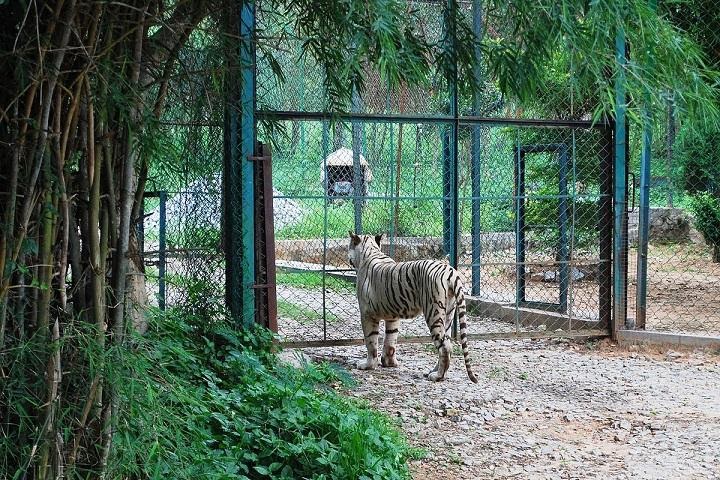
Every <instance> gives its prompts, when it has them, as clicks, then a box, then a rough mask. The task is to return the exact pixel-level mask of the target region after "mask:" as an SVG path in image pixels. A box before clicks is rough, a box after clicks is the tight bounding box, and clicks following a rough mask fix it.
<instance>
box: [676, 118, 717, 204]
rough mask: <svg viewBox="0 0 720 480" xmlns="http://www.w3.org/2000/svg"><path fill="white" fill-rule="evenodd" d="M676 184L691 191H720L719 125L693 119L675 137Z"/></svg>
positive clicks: (714, 193)
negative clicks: (692, 124) (689, 124)
mask: <svg viewBox="0 0 720 480" xmlns="http://www.w3.org/2000/svg"><path fill="white" fill-rule="evenodd" d="M676 145H677V149H676V153H677V158H678V164H679V167H680V168H679V169H678V172H677V179H676V184H677V185H682V188H683V189H684V190H685V191H687V192H688V193H690V194H696V193H701V192H710V193H711V194H713V195H720V127H718V126H714V125H708V124H705V123H702V122H696V124H695V128H683V129H682V130H681V132H680V135H679V136H678V139H677V144H676Z"/></svg>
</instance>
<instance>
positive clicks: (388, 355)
mask: <svg viewBox="0 0 720 480" xmlns="http://www.w3.org/2000/svg"><path fill="white" fill-rule="evenodd" d="M399 326H400V320H385V341H384V342H383V353H382V357H381V358H380V363H381V364H382V366H383V367H397V366H398V362H397V359H396V358H395V345H397V337H398V332H399V329H398V327H399Z"/></svg>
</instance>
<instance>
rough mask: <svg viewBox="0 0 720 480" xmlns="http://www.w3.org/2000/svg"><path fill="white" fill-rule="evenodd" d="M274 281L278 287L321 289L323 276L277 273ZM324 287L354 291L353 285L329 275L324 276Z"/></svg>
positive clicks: (318, 274)
mask: <svg viewBox="0 0 720 480" xmlns="http://www.w3.org/2000/svg"><path fill="white" fill-rule="evenodd" d="M346 233H347V232H346ZM275 279H276V282H277V284H278V285H288V286H291V287H300V288H321V287H322V286H323V274H322V273H321V272H302V273H291V272H282V271H278V272H277V275H276V277H275ZM325 287H326V288H328V289H330V290H334V291H347V290H355V284H354V283H352V282H349V281H347V280H343V279H341V278H337V277H332V276H330V275H325Z"/></svg>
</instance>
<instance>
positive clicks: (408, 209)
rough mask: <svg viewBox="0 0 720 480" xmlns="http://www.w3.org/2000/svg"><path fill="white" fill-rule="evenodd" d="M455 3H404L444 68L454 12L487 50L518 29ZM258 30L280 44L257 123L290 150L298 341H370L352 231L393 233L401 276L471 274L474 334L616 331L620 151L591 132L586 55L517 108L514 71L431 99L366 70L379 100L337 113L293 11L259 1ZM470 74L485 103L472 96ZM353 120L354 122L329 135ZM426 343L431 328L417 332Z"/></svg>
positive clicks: (283, 285)
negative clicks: (416, 265)
mask: <svg viewBox="0 0 720 480" xmlns="http://www.w3.org/2000/svg"><path fill="white" fill-rule="evenodd" d="M448 5H449V4H447V2H440V1H437V2H436V1H408V2H405V3H403V5H402V6H401V8H403V14H404V15H407V16H408V18H412V19H413V20H414V21H413V22H412V25H413V28H415V29H416V31H417V33H420V35H421V36H422V37H423V38H424V39H426V41H427V42H428V45H432V46H433V47H435V48H437V50H438V51H442V52H443V54H442V55H440V57H442V58H437V59H434V61H437V62H439V64H442V65H444V64H445V63H443V62H447V61H451V60H449V57H448V56H447V55H445V54H447V53H448V51H449V50H448V48H449V47H450V45H451V43H452V42H453V41H454V39H453V38H452V35H453V33H452V32H456V31H457V30H456V29H455V28H456V27H454V26H453V23H452V22H451V21H449V19H450V18H451V15H450V12H451V10H452V15H455V13H457V14H459V15H461V16H463V17H464V19H465V20H467V22H466V24H465V25H467V26H468V28H472V33H473V34H475V35H481V34H482V35H486V36H487V37H490V38H491V39H492V37H494V36H497V37H498V38H500V37H502V36H503V35H506V33H505V32H513V31H514V30H515V27H516V26H515V25H513V21H514V19H513V16H512V15H508V13H507V11H505V10H504V9H503V6H502V5H499V4H497V5H496V4H495V3H494V2H486V1H482V2H481V1H468V2H460V3H458V4H457V5H455V4H453V6H452V8H451V9H450V10H449V7H448ZM456 8H457V9H456ZM257 18H258V20H257V22H258V31H259V32H260V35H261V36H262V38H263V42H262V43H264V44H265V46H269V47H270V48H268V49H267V50H263V48H265V47H263V46H262V45H261V46H260V47H259V48H260V49H261V50H259V51H258V59H257V70H256V74H257V92H256V93H257V111H256V114H257V118H258V119H259V122H260V123H259V138H260V139H261V140H262V141H265V142H271V143H272V144H273V148H274V152H273V167H272V169H273V174H272V181H273V188H274V191H273V201H274V220H275V232H274V233H275V254H276V268H277V272H276V273H277V274H276V280H277V310H278V330H279V332H280V334H281V336H282V337H283V338H284V339H285V340H288V341H294V342H314V341H322V342H329V341H340V340H360V339H362V337H363V334H362V331H361V325H360V320H359V310H358V302H357V298H356V296H355V272H354V271H353V269H352V268H351V266H350V264H349V262H348V258H347V249H348V246H349V236H348V231H354V232H357V233H365V234H384V238H383V240H382V243H381V248H382V249H383V251H385V252H386V253H387V254H388V255H389V256H391V257H392V258H394V259H395V260H396V261H405V260H420V259H432V258H434V259H443V258H447V259H448V261H450V262H451V263H452V264H453V265H457V267H458V269H459V270H460V272H461V273H462V274H463V276H464V277H465V281H466V288H465V290H466V293H467V294H471V295H470V296H471V298H470V300H469V305H470V308H471V311H472V319H471V321H470V322H469V325H470V333H471V334H477V335H518V334H543V333H544V332H546V333H548V334H551V333H552V334H555V333H556V332H557V333H558V334H567V333H569V332H583V331H584V332H600V333H605V332H606V331H607V329H608V326H609V322H610V293H611V292H610V284H611V282H610V279H611V276H610V275H611V263H610V255H611V247H612V201H611V198H612V197H611V194H612V183H611V182H612V171H611V168H610V165H611V159H612V157H611V154H612V151H611V143H612V136H611V135H610V134H609V133H608V132H609V130H607V129H606V128H605V127H597V126H591V125H590V124H589V122H587V119H589V117H590V112H591V110H592V105H593V103H592V102H589V103H587V102H584V100H583V99H582V98H579V97H578V96H577V94H576V93H575V92H574V91H573V89H574V88H575V87H576V86H574V83H573V71H574V68H575V66H574V64H573V54H572V48H568V49H567V52H566V53H567V54H562V55H558V56H556V57H554V60H553V62H554V63H553V64H552V65H546V66H544V67H543V69H542V71H543V72H544V73H542V75H545V76H546V77H547V78H538V81H537V94H536V95H534V96H533V98H534V100H533V101H532V102H523V103H522V104H521V103H519V102H517V101H516V100H514V99H512V98H509V97H506V96H503V95H501V94H500V88H499V85H500V82H499V79H498V78H496V77H495V75H496V73H497V72H493V71H491V69H484V68H483V67H480V66H478V67H477V71H475V70H474V71H473V72H462V75H458V72H452V73H450V71H449V70H452V69H449V70H448V71H446V70H443V69H442V68H438V69H437V71H436V72H435V74H433V75H429V76H428V81H427V82H426V83H425V84H423V85H421V86H408V85H406V84H404V83H403V82H400V84H399V85H397V86H395V87H392V88H391V87H390V86H389V82H388V81H387V79H383V78H382V77H381V75H379V73H378V71H377V69H376V68H374V67H372V66H370V65H365V64H363V65H361V66H360V67H359V68H360V69H361V70H362V72H361V73H362V75H361V76H362V80H363V84H364V89H363V91H362V93H360V94H354V95H352V99H349V101H348V104H347V105H331V104H330V103H331V96H330V95H328V92H327V86H326V85H325V84H324V82H325V75H324V73H323V69H322V66H321V65H318V64H317V63H316V62H314V61H313V60H312V59H311V55H307V54H303V47H304V46H307V44H306V43H305V42H306V41H307V39H305V38H302V36H301V35H300V34H299V33H298V31H299V29H298V25H297V24H296V21H295V20H296V19H295V18H294V17H293V14H292V13H291V12H278V11H276V10H273V9H266V8H265V2H259V3H258V17H257ZM446 21H447V22H448V23H447V24H445V22H446ZM470 26H471V27H470ZM465 33H467V32H465ZM479 50H480V49H479V48H478V51H477V52H476V54H477V55H482V53H481V52H480V51H479ZM348 52H349V53H350V54H351V53H352V45H348ZM443 59H444V60H443ZM481 63H482V62H481ZM466 73H471V75H470V76H472V77H473V78H474V80H475V81H476V82H478V83H479V84H480V88H477V89H471V88H469V82H468V79H467V78H464V77H465V76H467V75H465V74H466ZM455 77H463V78H459V79H457V80H454V78H455ZM332 101H334V102H338V101H340V100H338V99H335V100H332ZM336 109H341V110H343V111H345V112H348V114H345V115H340V116H338V117H333V118H334V121H333V122H330V121H328V119H329V118H330V115H329V114H328V113H327V112H329V111H336ZM537 118H544V119H553V120H550V121H545V120H532V119H537ZM528 119H531V120H528ZM426 330H427V327H426V326H425V323H424V322H423V321H422V320H421V319H413V320H409V321H408V322H406V325H405V326H404V327H403V335H404V336H405V338H407V337H412V336H415V335H422V336H425V335H426V334H427V332H426Z"/></svg>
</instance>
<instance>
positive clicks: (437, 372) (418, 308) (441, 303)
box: [348, 231, 477, 383]
mask: <svg viewBox="0 0 720 480" xmlns="http://www.w3.org/2000/svg"><path fill="white" fill-rule="evenodd" d="M348 233H349V234H350V246H349V248H348V257H349V260H350V264H351V265H352V266H353V268H354V269H355V271H356V272H357V298H358V303H359V304H360V321H361V323H362V328H363V334H364V335H365V346H366V347H367V360H365V361H361V362H358V365H357V367H358V368H360V369H363V370H368V369H374V368H376V367H377V365H378V360H377V354H378V335H379V331H378V328H379V325H380V320H384V321H385V342H384V344H383V353H382V357H381V363H382V365H383V366H384V367H394V366H397V360H396V359H395V345H396V342H397V336H398V326H399V325H400V319H403V318H414V317H415V316H417V315H419V314H420V313H423V314H424V315H425V321H426V322H427V325H428V328H429V329H430V336H431V338H432V341H433V343H434V344H435V347H436V348H437V349H438V355H439V356H438V362H437V365H436V366H435V368H434V369H433V370H432V371H430V373H428V374H427V377H428V378H429V379H430V380H432V381H435V382H437V381H440V380H443V379H444V378H445V374H446V373H447V370H448V367H449V366H450V352H451V344H450V336H449V335H448V331H449V330H450V328H451V327H452V323H453V318H454V316H455V310H456V309H457V314H458V321H459V323H460V343H461V345H462V352H463V357H464V359H465V369H466V370H467V374H468V377H469V378H470V380H471V381H472V382H475V383H477V377H475V374H473V372H472V371H471V369H470V356H469V353H468V348H467V323H466V306H465V295H464V293H463V282H462V279H461V277H460V274H459V273H458V272H457V270H455V269H454V268H453V267H452V266H450V264H449V262H447V261H443V260H417V261H412V262H396V261H395V260H393V259H392V258H390V257H388V256H387V255H385V254H384V253H383V252H382V251H381V250H380V239H381V238H382V235H377V236H375V237H372V236H369V235H363V236H359V235H356V234H354V233H353V232H352V231H349V232H348Z"/></svg>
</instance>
